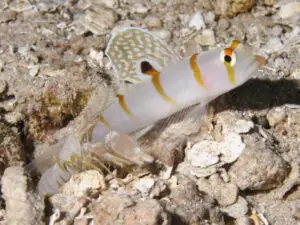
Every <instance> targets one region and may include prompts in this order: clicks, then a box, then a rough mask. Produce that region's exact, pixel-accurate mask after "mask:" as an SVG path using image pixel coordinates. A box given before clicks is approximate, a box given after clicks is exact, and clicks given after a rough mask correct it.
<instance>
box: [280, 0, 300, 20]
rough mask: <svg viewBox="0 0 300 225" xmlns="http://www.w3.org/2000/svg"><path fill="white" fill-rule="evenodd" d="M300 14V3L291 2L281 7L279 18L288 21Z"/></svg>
mask: <svg viewBox="0 0 300 225" xmlns="http://www.w3.org/2000/svg"><path fill="white" fill-rule="evenodd" d="M299 13H300V2H290V3H287V4H286V5H283V6H281V7H280V11H279V16H280V17H281V18H282V19H287V18H289V17H292V16H294V15H296V14H298V15H299Z"/></svg>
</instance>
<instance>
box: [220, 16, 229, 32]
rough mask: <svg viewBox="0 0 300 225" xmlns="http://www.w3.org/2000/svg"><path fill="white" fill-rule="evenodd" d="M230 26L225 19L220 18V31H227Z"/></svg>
mask: <svg viewBox="0 0 300 225" xmlns="http://www.w3.org/2000/svg"><path fill="white" fill-rule="evenodd" d="M229 26H230V23H229V21H228V20H227V19H225V18H220V19H219V21H218V27H217V28H218V30H220V31H223V30H226V29H227V28H228V27H229Z"/></svg>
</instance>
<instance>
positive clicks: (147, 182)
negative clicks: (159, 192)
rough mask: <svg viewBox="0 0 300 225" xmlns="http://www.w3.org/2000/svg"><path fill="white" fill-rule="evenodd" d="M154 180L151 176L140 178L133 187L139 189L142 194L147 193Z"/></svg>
mask: <svg viewBox="0 0 300 225" xmlns="http://www.w3.org/2000/svg"><path fill="white" fill-rule="evenodd" d="M154 184H155V181H154V180H153V179H152V178H142V179H140V180H138V181H137V182H135V183H134V185H133V188H134V189H137V190H139V191H140V192H141V193H142V194H143V195H144V196H146V195H148V194H149V192H150V190H151V189H152V187H153V186H154Z"/></svg>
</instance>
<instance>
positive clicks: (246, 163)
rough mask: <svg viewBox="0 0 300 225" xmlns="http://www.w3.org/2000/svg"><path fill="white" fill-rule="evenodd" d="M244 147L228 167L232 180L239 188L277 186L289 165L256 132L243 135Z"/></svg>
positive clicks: (251, 188)
mask: <svg viewBox="0 0 300 225" xmlns="http://www.w3.org/2000/svg"><path fill="white" fill-rule="evenodd" d="M244 141H245V144H246V149H245V150H244V151H243V152H242V154H241V155H240V157H239V158H238V160H237V161H236V162H235V163H234V164H233V165H232V166H231V167H230V169H229V175H230V177H231V180H232V182H234V183H236V184H237V185H238V186H239V188H240V189H241V190H245V189H249V190H268V189H271V188H274V187H276V186H278V185H279V184H280V183H281V182H282V181H283V180H284V179H285V178H286V176H287V174H288V172H289V165H288V164H287V163H286V162H285V161H284V160H283V159H282V158H281V157H280V156H278V155H276V154H275V153H274V152H273V151H272V150H270V149H269V148H268V146H267V144H266V142H265V141H264V140H262V139H261V137H260V136H258V135H257V134H252V135H251V136H245V137H244Z"/></svg>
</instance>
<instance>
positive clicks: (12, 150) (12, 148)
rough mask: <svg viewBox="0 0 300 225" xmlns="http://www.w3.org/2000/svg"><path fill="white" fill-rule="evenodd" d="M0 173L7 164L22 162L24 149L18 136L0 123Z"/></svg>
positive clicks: (12, 164) (17, 164) (13, 164)
mask: <svg viewBox="0 0 300 225" xmlns="http://www.w3.org/2000/svg"><path fill="white" fill-rule="evenodd" d="M0 153H1V154H0V159H1V167H0V174H3V172H4V169H5V168H6V167H8V166H19V165H21V164H23V163H24V160H25V159H24V157H25V156H24V151H23V145H22V143H21V140H20V137H19V136H18V135H17V134H16V133H15V132H14V131H13V130H12V129H11V128H10V127H9V126H7V125H6V124H4V123H0Z"/></svg>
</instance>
